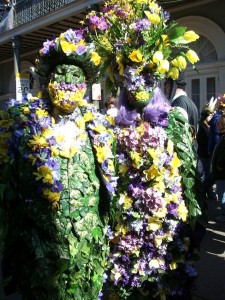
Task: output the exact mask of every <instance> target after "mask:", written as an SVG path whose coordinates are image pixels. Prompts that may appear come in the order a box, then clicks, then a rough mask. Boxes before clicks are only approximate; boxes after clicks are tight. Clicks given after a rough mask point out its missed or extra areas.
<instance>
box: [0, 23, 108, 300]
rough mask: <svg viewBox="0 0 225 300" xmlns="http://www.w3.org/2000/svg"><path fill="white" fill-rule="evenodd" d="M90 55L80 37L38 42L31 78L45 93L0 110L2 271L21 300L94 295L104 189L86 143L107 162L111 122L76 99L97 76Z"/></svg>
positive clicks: (84, 299)
mask: <svg viewBox="0 0 225 300" xmlns="http://www.w3.org/2000/svg"><path fill="white" fill-rule="evenodd" d="M92 51H93V45H91V44H87V43H86V42H85V31H84V30H72V29H69V30H67V31H66V32H64V33H62V34H61V35H60V36H59V37H57V38H55V39H54V40H52V41H47V42H45V43H44V45H43V48H42V49H41V50H40V57H38V59H37V61H36V72H37V73H38V74H39V75H40V76H41V77H42V79H46V80H47V83H48V92H47V93H46V95H45V96H42V97H31V98H30V99H29V100H27V99H24V100H23V101H22V102H19V101H15V100H11V101H10V102H9V103H8V109H7V111H6V112H1V113H0V149H1V152H0V165H1V167H0V168H1V171H0V214H1V217H0V220H1V235H0V241H1V246H2V252H3V263H2V268H3V275H4V278H6V279H7V278H9V279H10V278H11V277H12V279H11V280H10V281H9V282H10V285H11V286H10V288H11V289H12V285H13V283H14V282H15V284H16V288H18V290H19V292H20V293H21V295H22V299H23V300H31V299H32V300H34V299H36V300H37V299H40V300H45V299H46V300H47V299H48V300H69V299H74V300H75V299H76V300H88V299H89V300H94V299H98V298H99V297H100V295H101V289H102V285H103V279H104V277H103V274H104V272H105V263H106V257H107V256H108V245H107V241H106V224H107V208H106V206H107V194H106V193H105V192H104V184H105V183H107V178H106V177H105V178H104V184H103V177H101V176H102V174H101V172H99V170H98V168H97V166H96V161H97V158H96V157H95V155H94V152H93V147H94V146H93V143H94V139H95V135H97V136H98V137H99V140H101V141H100V142H99V143H98V144H97V145H96V149H97V150H96V153H97V155H98V159H99V160H100V161H101V157H105V156H106V154H107V155H110V153H109V151H107V149H109V148H110V146H111V143H112V135H111V134H109V132H110V129H107V128H110V126H111V124H110V119H108V120H107V118H104V116H102V115H100V114H99V113H98V112H97V110H96V109H95V107H94V106H92V105H90V104H88V102H87V101H86V100H85V99H84V96H85V94H86V91H87V83H91V80H92V79H93V77H94V74H95V66H94V64H93V63H92V62H91V60H90V58H91V53H92ZM106 127H107V128H106ZM100 200H101V201H100ZM102 202H104V203H105V204H104V206H102ZM6 292H8V291H7V288H6Z"/></svg>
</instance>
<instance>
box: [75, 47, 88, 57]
mask: <svg viewBox="0 0 225 300" xmlns="http://www.w3.org/2000/svg"><path fill="white" fill-rule="evenodd" d="M86 51H87V47H86V46H84V45H79V46H78V47H77V48H76V53H77V54H78V55H82V54H84V53H85V52H86Z"/></svg>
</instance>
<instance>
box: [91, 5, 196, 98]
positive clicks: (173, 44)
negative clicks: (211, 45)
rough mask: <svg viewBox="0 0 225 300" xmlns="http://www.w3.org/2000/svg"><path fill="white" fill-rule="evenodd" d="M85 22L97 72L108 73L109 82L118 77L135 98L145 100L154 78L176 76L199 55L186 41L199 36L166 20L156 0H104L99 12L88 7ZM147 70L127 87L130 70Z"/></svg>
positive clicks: (166, 14) (141, 72)
mask: <svg viewBox="0 0 225 300" xmlns="http://www.w3.org/2000/svg"><path fill="white" fill-rule="evenodd" d="M88 24H89V31H90V35H91V38H92V39H93V41H94V44H95V46H96V49H95V51H94V53H95V57H97V58H98V63H99V64H100V65H101V67H100V69H101V72H102V73H104V72H105V71H107V73H108V80H107V86H108V87H110V85H111V84H115V85H118V84H119V85H121V82H122V84H123V85H124V86H125V87H127V86H128V90H129V92H130V93H131V94H132V96H133V97H135V98H136V97H137V102H138V101H140V102H142V101H146V102H148V101H149V97H151V95H152V91H153V90H154V88H155V86H156V85H157V81H158V80H161V79H163V78H165V77H171V78H172V79H177V78H178V76H179V72H180V71H181V70H183V69H185V68H186V66H187V63H188V62H190V63H191V64H194V63H196V62H197V61H198V60H199V58H198V56H197V54H196V53H195V52H194V51H193V50H192V49H191V48H190V47H189V43H191V42H193V41H195V40H196V39H198V37H199V36H198V35H197V34H196V33H195V32H194V31H188V30H187V28H186V27H182V26H178V25H177V24H176V23H175V22H173V21H170V20H169V13H168V12H166V11H164V10H163V9H162V7H161V6H159V5H158V4H157V2H156V1H155V0H152V1H149V0H138V1H136V0H128V1H125V0H121V1H115V0H109V1H105V6H104V9H103V11H102V12H100V13H98V12H95V11H92V12H90V14H89V16H88ZM146 73H150V74H152V80H151V82H149V80H148V79H145V78H143V80H142V82H141V84H140V85H138V84H136V86H135V85H133V86H132V88H131V85H130V83H131V82H132V80H133V79H134V80H135V78H134V74H136V75H137V76H139V77H140V78H141V77H142V76H143V77H145V74H146ZM128 74H129V75H133V78H132V79H131V82H130V76H127V75H128ZM146 93H148V95H147V94H146ZM132 103H133V102H132Z"/></svg>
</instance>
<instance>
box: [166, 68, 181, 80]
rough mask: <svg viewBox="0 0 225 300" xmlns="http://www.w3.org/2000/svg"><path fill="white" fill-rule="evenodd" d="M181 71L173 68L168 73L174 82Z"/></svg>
mask: <svg viewBox="0 0 225 300" xmlns="http://www.w3.org/2000/svg"><path fill="white" fill-rule="evenodd" d="M179 74H180V72H179V69H178V68H177V67H173V68H171V69H170V70H169V72H168V77H171V78H172V79H173V80H176V79H177V78H178V77H179Z"/></svg>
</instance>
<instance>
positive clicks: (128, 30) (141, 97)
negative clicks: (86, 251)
mask: <svg viewBox="0 0 225 300" xmlns="http://www.w3.org/2000/svg"><path fill="white" fill-rule="evenodd" d="M88 21H89V30H90V36H91V38H92V39H93V40H94V43H95V52H96V53H95V56H96V57H98V64H99V66H100V70H101V71H102V72H105V71H107V74H108V78H107V80H106V82H107V87H109V88H110V86H111V87H112V86H114V87H115V86H116V87H117V88H118V90H120V96H119V111H118V114H117V117H116V119H115V128H114V135H115V141H116V145H115V148H114V151H113V162H114V170H115V175H114V176H113V177H112V178H116V183H115V182H113V183H114V184H113V185H112V186H113V188H112V190H111V198H112V201H111V211H110V212H111V219H110V226H109V230H108V237H109V240H110V255H109V260H108V270H107V272H106V277H107V288H108V289H107V292H108V294H107V297H108V299H170V297H175V299H177V298H176V297H178V298H179V297H180V298H179V299H189V297H190V291H191V287H192V283H193V279H194V278H195V277H196V274H197V273H196V270H195V268H194V265H193V260H194V257H195V255H194V252H195V251H194V249H195V247H196V228H197V226H198V224H199V222H201V221H200V219H202V218H203V219H204V217H205V216H204V212H203V207H204V205H203V203H202V202H201V198H200V190H199V186H198V184H199V183H200V178H199V177H198V175H197V174H196V159H195V152H194V148H193V145H192V137H191V132H190V127H189V125H188V123H187V122H186V120H185V119H184V118H183V117H182V115H181V114H180V113H179V111H178V110H177V109H176V108H172V107H171V105H170V103H169V102H168V100H167V99H166V97H165V96H164V95H163V93H162V92H161V90H160V89H159V88H158V87H157V85H158V82H159V81H160V80H162V79H164V78H166V77H172V78H173V79H176V78H177V77H178V75H179V72H180V71H181V70H183V69H185V68H186V65H187V62H188V61H189V62H191V63H193V64H194V63H195V62H196V61H197V60H198V58H197V54H195V55H194V53H193V52H192V50H191V49H190V48H189V46H188V43H190V42H192V41H194V40H196V39H197V38H198V36H197V35H196V34H195V33H194V32H191V31H187V30H186V28H184V27H178V26H176V24H175V23H173V22H171V23H170V22H169V15H168V13H167V12H164V11H163V9H162V8H161V7H160V6H159V5H158V4H157V3H156V1H154V0H153V1H151V0H150V1H145V0H141V1H136V0H130V1H123V0H122V1H114V0H111V1H106V2H105V7H104V8H103V11H102V12H94V11H92V12H91V13H90V14H89V17H88ZM190 53H192V54H193V56H194V57H195V60H191V59H190ZM184 137H185V138H184ZM200 227H201V226H200Z"/></svg>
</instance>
